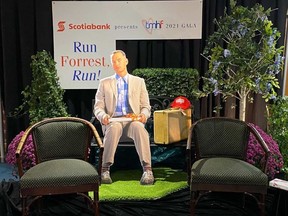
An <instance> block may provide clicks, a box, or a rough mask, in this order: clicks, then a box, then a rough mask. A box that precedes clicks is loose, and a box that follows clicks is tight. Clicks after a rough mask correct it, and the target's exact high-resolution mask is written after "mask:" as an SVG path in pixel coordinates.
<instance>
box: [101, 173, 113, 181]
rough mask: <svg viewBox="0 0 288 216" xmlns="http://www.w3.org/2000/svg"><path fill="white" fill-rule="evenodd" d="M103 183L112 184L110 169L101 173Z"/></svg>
mask: <svg viewBox="0 0 288 216" xmlns="http://www.w3.org/2000/svg"><path fill="white" fill-rule="evenodd" d="M101 183H102V184H112V179H111V177H110V172H109V171H108V170H107V171H105V172H102V173H101Z"/></svg>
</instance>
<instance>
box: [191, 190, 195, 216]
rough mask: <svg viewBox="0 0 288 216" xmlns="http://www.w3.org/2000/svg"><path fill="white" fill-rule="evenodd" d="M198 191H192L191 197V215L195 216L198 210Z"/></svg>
mask: <svg viewBox="0 0 288 216" xmlns="http://www.w3.org/2000/svg"><path fill="white" fill-rule="evenodd" d="M195 193H196V192H191V195H190V196H191V197H190V200H191V201H190V215H191V216H195V214H196V212H195V208H196V198H195V196H196V194H195Z"/></svg>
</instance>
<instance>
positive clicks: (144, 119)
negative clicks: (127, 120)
mask: <svg viewBox="0 0 288 216" xmlns="http://www.w3.org/2000/svg"><path fill="white" fill-rule="evenodd" d="M138 119H139V121H140V122H142V123H143V124H145V123H146V121H147V118H146V116H145V115H144V114H143V113H141V114H139V115H138Z"/></svg>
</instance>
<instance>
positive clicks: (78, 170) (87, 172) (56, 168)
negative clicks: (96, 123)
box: [20, 159, 99, 189]
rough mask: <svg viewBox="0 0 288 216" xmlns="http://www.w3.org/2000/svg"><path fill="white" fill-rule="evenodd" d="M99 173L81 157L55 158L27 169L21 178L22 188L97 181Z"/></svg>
mask: <svg viewBox="0 0 288 216" xmlns="http://www.w3.org/2000/svg"><path fill="white" fill-rule="evenodd" d="M98 180H99V175H98V172H97V170H96V169H95V167H94V166H93V165H92V164H90V163H88V162H86V161H84V160H79V159H54V160H50V161H46V162H42V163H39V164H37V166H34V167H32V168H30V169H29V170H27V172H26V173H25V174H24V175H23V176H22V178H21V180H20V184H21V188H22V189H26V188H39V187H62V186H63V187H64V186H72V185H85V184H91V183H95V182H97V181H98Z"/></svg>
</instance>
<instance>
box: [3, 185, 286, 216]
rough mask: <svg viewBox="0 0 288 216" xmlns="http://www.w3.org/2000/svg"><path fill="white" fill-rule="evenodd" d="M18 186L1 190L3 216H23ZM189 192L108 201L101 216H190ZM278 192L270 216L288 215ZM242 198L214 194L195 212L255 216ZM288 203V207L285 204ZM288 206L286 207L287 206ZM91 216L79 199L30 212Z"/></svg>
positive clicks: (271, 195) (271, 196)
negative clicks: (155, 197) (278, 200)
mask: <svg viewBox="0 0 288 216" xmlns="http://www.w3.org/2000/svg"><path fill="white" fill-rule="evenodd" d="M18 189H19V185H18V182H17V181H11V182H6V181H5V182H4V181H2V184H1V190H0V215H1V216H18V215H19V216H20V210H19V209H20V199H19V190H18ZM189 194H190V193H189V189H188V188H187V189H183V190H181V191H178V192H175V193H173V194H170V195H168V196H166V197H163V198H161V199H157V200H152V201H141V200H140V201H113V202H111V201H109V202H108V201H106V202H100V215H101V216H142V215H143V216H157V215H159V216H187V215H189ZM278 195H279V194H278V191H276V190H274V189H269V190H268V195H267V198H266V212H267V216H276V215H277V216H285V215H287V203H286V202H287V194H286V198H285V199H284V197H282V201H281V202H282V203H280V208H279V212H278V214H276V207H277V206H276V205H277V199H278ZM241 198H242V197H241V195H239V194H230V193H211V194H209V195H206V196H204V197H202V199H201V200H200V201H199V203H198V205H197V208H196V215H197V216H201V215H207V216H209V215H211V216H212V215H213V216H215V215H219V216H220V215H221V216H228V215H229V216H254V215H255V216H256V215H258V208H257V203H256V202H255V200H254V199H252V197H250V196H247V197H246V205H245V207H244V208H242V207H241V203H242V202H241ZM285 203H286V204H285ZM285 205H286V206H285ZM34 215H35V216H36V215H43V216H66V215H67V216H76V215H77V216H89V215H93V214H92V213H91V212H90V210H89V209H88V208H87V206H86V205H85V203H84V201H83V200H82V198H80V197H77V196H76V195H66V196H57V197H56V196H54V197H53V196H51V197H49V198H46V199H44V202H43V206H42V208H41V210H40V213H39V212H38V211H36V210H32V211H31V216H34Z"/></svg>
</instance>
